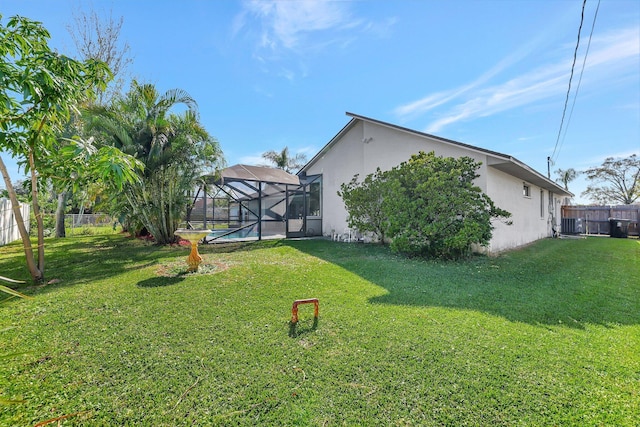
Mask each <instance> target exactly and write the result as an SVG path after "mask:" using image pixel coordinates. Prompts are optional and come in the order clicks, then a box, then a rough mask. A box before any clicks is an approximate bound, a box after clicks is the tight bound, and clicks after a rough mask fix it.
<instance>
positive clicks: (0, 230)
mask: <svg viewBox="0 0 640 427" xmlns="http://www.w3.org/2000/svg"><path fill="white" fill-rule="evenodd" d="M30 208H31V206H29V204H28V203H21V204H20V210H21V211H22V218H23V220H24V226H25V227H27V231H28V230H29V212H30ZM18 239H20V231H19V230H18V224H17V223H16V219H15V217H14V215H13V209H11V200H9V199H0V246H2V245H6V244H7V243H11V242H13V241H14V240H18Z"/></svg>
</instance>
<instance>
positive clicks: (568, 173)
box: [555, 168, 580, 191]
mask: <svg viewBox="0 0 640 427" xmlns="http://www.w3.org/2000/svg"><path fill="white" fill-rule="evenodd" d="M555 173H556V175H557V176H558V178H556V181H557V182H560V183H562V184H563V185H564V189H565V190H567V191H569V183H570V182H571V181H573V180H574V179H576V178H577V177H578V175H579V174H580V172H578V171H576V170H575V169H573V168H569V169H558V170H556V172H555Z"/></svg>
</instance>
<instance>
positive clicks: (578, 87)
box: [556, 0, 600, 158]
mask: <svg viewBox="0 0 640 427" xmlns="http://www.w3.org/2000/svg"><path fill="white" fill-rule="evenodd" d="M598 10H600V0H598V5H597V6H596V12H595V14H594V15H593V22H592V23H591V33H590V34H589V42H588V43H587V50H586V52H585V54H584V60H583V61H582V69H581V70H580V78H579V79H578V85H577V86H576V92H575V94H574V96H573V103H572V104H571V111H569V118H568V119H567V126H566V127H565V128H564V134H563V135H562V141H560V146H559V147H558V156H559V155H560V149H561V148H562V144H563V143H564V140H565V138H566V137H567V130H569V123H571V116H573V108H574V107H575V106H576V99H577V98H578V91H580V83H582V75H583V74H584V67H585V65H586V64H587V56H588V55H589V48H590V47H591V38H592V37H593V29H594V28H595V26H596V18H597V17H598ZM556 158H557V157H556Z"/></svg>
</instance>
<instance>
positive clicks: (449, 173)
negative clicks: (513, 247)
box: [384, 152, 511, 259]
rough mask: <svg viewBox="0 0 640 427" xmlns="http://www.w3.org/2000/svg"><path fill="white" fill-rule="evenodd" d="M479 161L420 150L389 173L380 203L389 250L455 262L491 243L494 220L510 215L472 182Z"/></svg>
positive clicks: (476, 175) (475, 175)
mask: <svg viewBox="0 0 640 427" xmlns="http://www.w3.org/2000/svg"><path fill="white" fill-rule="evenodd" d="M480 165H481V163H479V162H476V161H474V160H473V159H471V158H470V157H460V158H457V159H456V158H453V157H438V156H436V155H435V154H434V153H433V152H430V153H428V154H426V153H424V152H420V153H419V154H417V155H413V156H411V158H410V159H409V161H407V162H403V163H401V164H400V165H399V166H397V167H395V168H393V169H392V170H391V171H390V172H389V174H390V178H389V182H390V185H391V189H390V192H392V193H393V197H391V198H389V199H388V201H387V202H386V203H385V206H384V207H385V209H384V210H385V212H386V214H387V216H388V218H389V235H390V236H392V238H393V240H392V242H391V248H392V249H393V250H396V251H398V252H401V253H405V254H408V255H419V256H431V257H438V258H447V259H455V258H459V257H462V256H466V255H467V254H469V253H470V252H471V249H472V245H486V244H488V243H489V241H490V240H491V236H492V230H493V226H492V224H491V221H492V219H494V218H497V219H499V218H505V219H506V218H508V217H510V216H511V214H510V213H509V212H507V211H504V210H502V209H500V208H498V207H496V206H495V205H494V204H493V201H492V200H491V199H490V198H489V196H487V195H486V194H484V193H483V192H482V190H481V189H480V188H479V187H477V186H475V185H474V184H473V181H474V180H475V179H476V178H477V177H478V176H479V175H478V174H477V173H476V170H477V169H478V168H479V167H480Z"/></svg>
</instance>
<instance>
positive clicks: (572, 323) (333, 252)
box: [287, 238, 640, 328]
mask: <svg viewBox="0 0 640 427" xmlns="http://www.w3.org/2000/svg"><path fill="white" fill-rule="evenodd" d="M287 244H288V245H290V246H291V247H293V248H296V249H298V250H300V251H303V252H305V253H307V254H309V255H312V256H315V257H318V258H322V259H323V260H325V261H328V262H330V263H332V264H334V265H337V266H339V267H341V268H343V269H345V270H347V271H349V272H350V273H353V274H356V275H358V276H360V277H361V278H363V279H365V280H367V281H369V282H371V283H373V284H375V285H378V286H380V287H382V288H384V289H385V290H386V291H387V292H386V293H385V294H384V295H380V296H376V297H372V298H371V299H370V301H371V302H372V303H374V304H391V305H400V306H419V307H446V308H453V309H459V310H471V311H481V312H485V313H489V314H492V315H496V316H501V317H504V318H506V319H508V320H511V321H515V322H524V323H528V324H533V325H545V326H558V325H560V326H566V327H571V328H584V326H585V325H586V324H600V325H605V326H615V325H635V324H640V281H639V280H638V277H640V261H639V259H638V255H639V254H640V250H638V249H636V246H638V245H637V244H636V242H634V241H624V240H617V239H597V238H594V239H587V240H580V241H563V240H557V239H556V240H552V239H547V240H543V241H540V242H537V243H536V244H534V245H531V246H529V247H526V248H524V249H520V250H515V251H512V252H509V253H506V254H503V255H501V256H498V257H495V258H494V257H485V256H477V257H473V258H471V259H469V260H465V261H460V262H440V261H428V260H420V259H406V258H404V257H402V256H398V255H395V254H392V253H391V252H390V251H389V248H387V247H382V246H377V245H363V244H345V243H335V242H330V241H289V242H287Z"/></svg>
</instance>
